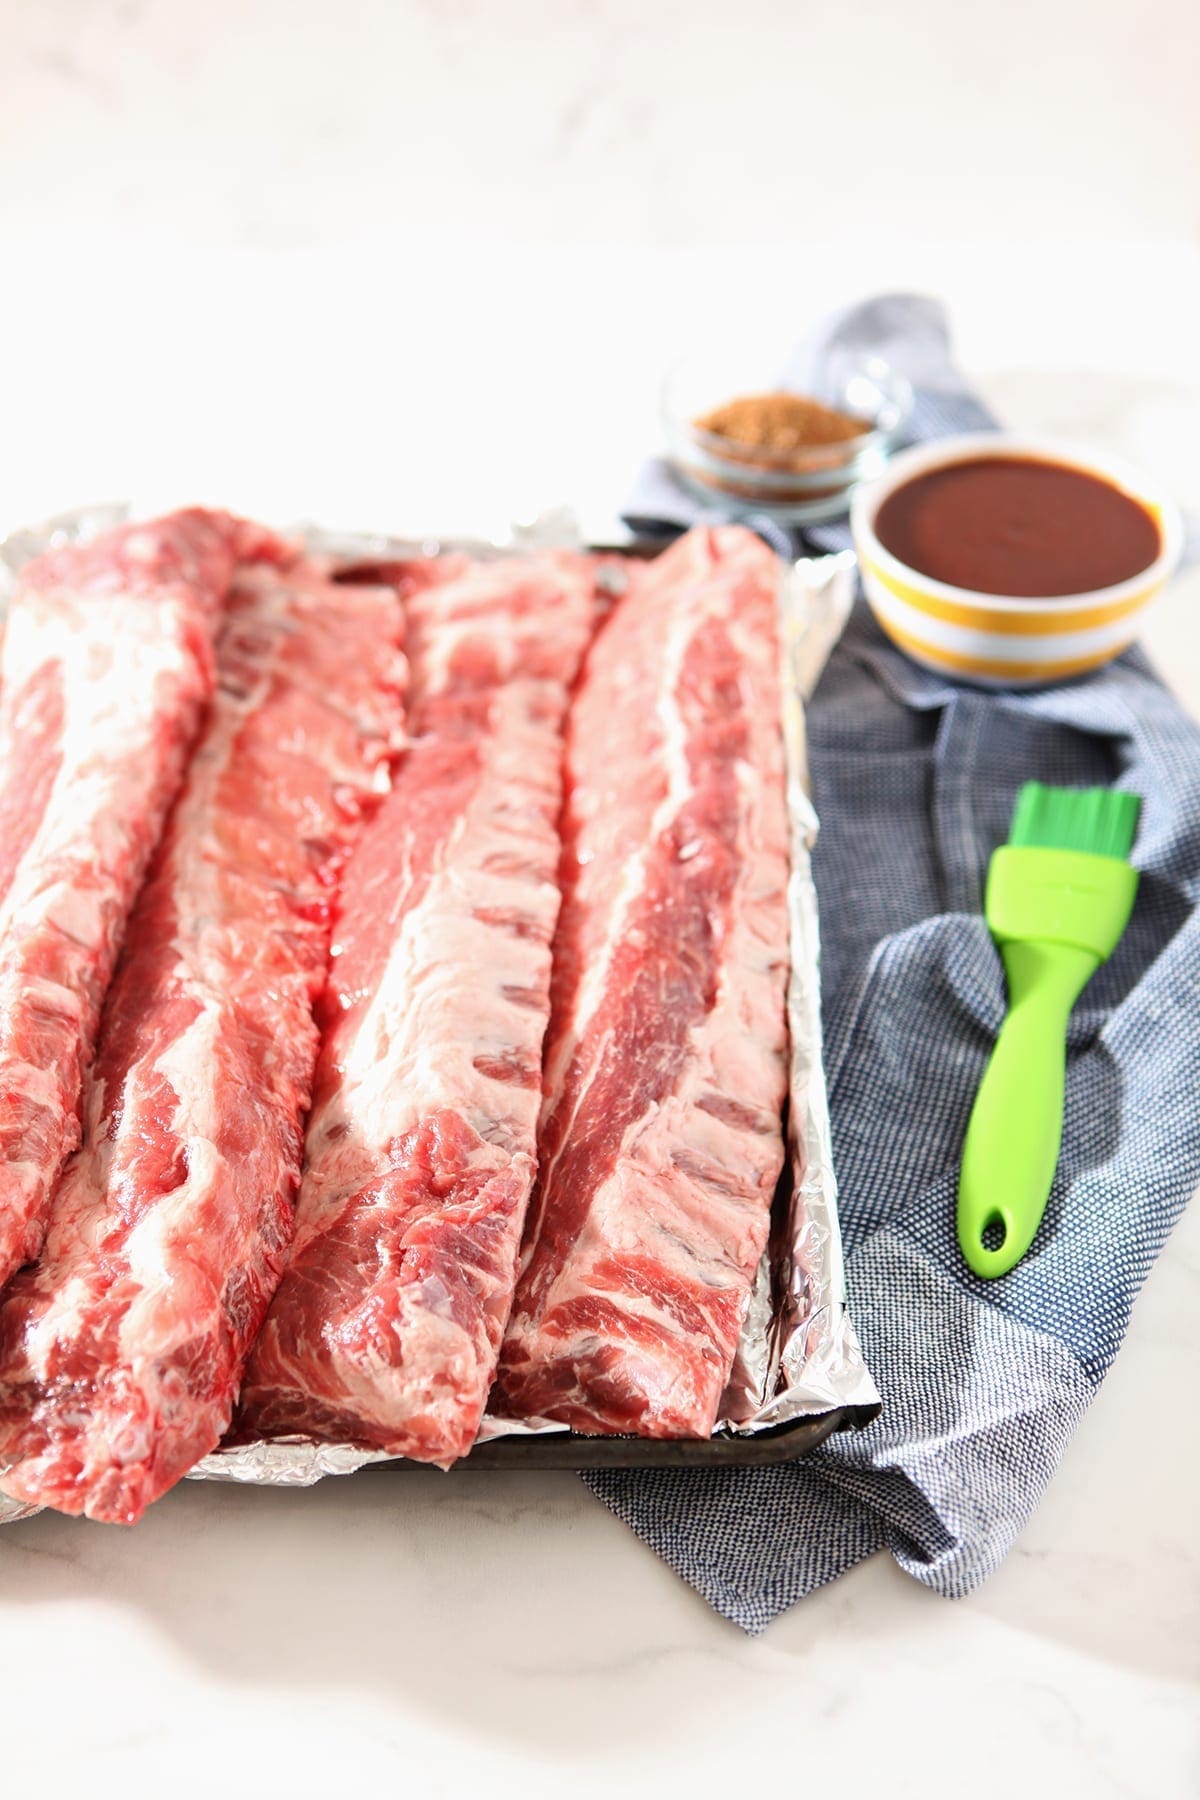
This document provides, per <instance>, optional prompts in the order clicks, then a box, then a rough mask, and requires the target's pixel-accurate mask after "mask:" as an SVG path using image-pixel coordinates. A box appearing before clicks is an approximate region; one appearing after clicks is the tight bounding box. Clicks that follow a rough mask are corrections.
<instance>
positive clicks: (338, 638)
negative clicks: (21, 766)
mask: <svg viewBox="0 0 1200 1800" xmlns="http://www.w3.org/2000/svg"><path fill="white" fill-rule="evenodd" d="M399 636H400V614H399V607H398V604H397V600H396V596H395V594H394V593H393V592H392V591H391V590H389V589H369V588H357V589H356V588H335V587H334V586H333V585H332V584H331V583H330V582H328V581H324V580H322V579H321V578H320V577H319V576H317V575H316V574H313V573H310V572H307V571H305V570H304V569H296V570H293V571H290V572H287V573H284V574H278V575H277V574H275V573H273V572H264V571H261V570H259V571H250V572H247V573H244V574H243V576H242V577H241V578H240V579H239V580H238V582H237V585H236V587H235V589H234V592H233V595H232V599H231V601H230V606H229V614H228V618H227V622H226V624H225V627H224V631H223V633H222V636H221V639H220V643H219V649H218V677H219V688H218V694H217V699H216V703H215V707H214V710H213V714H212V718H211V722H210V724H209V726H208V728H207V731H206V733H205V736H204V738H203V739H202V742H201V745H200V748H199V750H198V751H197V754H196V756H195V759H194V761H193V763H192V766H191V769H190V772H189V775H188V779H187V782H186V785H185V787H184V790H183V794H182V796H181V798H180V801H179V804H178V805H177V807H176V809H175V812H174V813H173V815H172V817H171V820H170V822H169V824H168V827H167V833H166V837H165V839H164V843H163V845H162V848H161V850H160V852H159V855H158V858H157V860H156V863H155V865H154V867H153V869H152V871H151V874H150V878H149V880H148V881H147V883H146V886H145V888H144V889H143V891H142V893H141V896H140V898H139V900H138V904H137V906H136V909H135V911H134V914H133V917H132V919H131V921H130V928H129V935H128V946H127V949H126V952H125V954H124V956H123V959H122V962H121V966H120V969H119V972H118V974H117V977H116V981H115V983H114V986H113V989H112V991H111V993H110V995H109V998H108V1002H107V1005H106V1008H105V1014H104V1022H103V1027H102V1033H101V1040H100V1046H99V1051H98V1054H97V1059H96V1063H95V1066H94V1068H93V1071H92V1074H91V1076H90V1078H89V1081H88V1084H87V1088H86V1093H85V1100H84V1142H83V1148H82V1150H81V1151H80V1152H79V1154H78V1155H77V1156H76V1157H75V1158H74V1160H73V1161H72V1162H71V1163H70V1164H69V1165H68V1168H67V1171H66V1174H65V1176H64V1179H63V1181H62V1184H61V1186H60V1188H59V1190H58V1193H57V1196H56V1198H55V1201H54V1204H53V1208H52V1216H51V1223H50V1229H49V1234H48V1236H47V1239H46V1244H45V1249H44V1253H43V1255H42V1258H41V1260H40V1262H38V1263H37V1264H36V1265H35V1266H34V1267H32V1268H31V1269H29V1270H26V1271H25V1272H23V1273H22V1274H21V1275H19V1276H18V1277H17V1279H16V1280H15V1281H14V1282H13V1283H12V1285H11V1287H10V1288H9V1289H8V1291H7V1297H6V1299H5V1301H4V1304H3V1307H2V1308H0V1463H2V1462H3V1461H4V1460H5V1459H15V1466H13V1467H12V1468H11V1469H9V1470H8V1472H7V1473H6V1475H5V1477H4V1485H5V1487H6V1489H7V1491H8V1492H9V1493H11V1494H13V1495H15V1496H16V1497H18V1498H20V1499H25V1500H28V1501H35V1502H37V1501H40V1502H43V1503H46V1504H49V1505H52V1506H56V1507H58V1508H60V1509H61V1510H63V1511H66V1512H79V1511H83V1512H87V1513H88V1514H90V1515H91V1516H92V1517H93V1518H98V1519H109V1520H121V1521H131V1520H133V1519H136V1518H137V1517H138V1516H139V1514H140V1513H141V1512H142V1510H143V1509H144V1508H145V1507H146V1506H147V1505H148V1504H149V1502H150V1501H152V1500H154V1499H155V1498H156V1497H157V1496H158V1495H159V1494H161V1493H162V1492H163V1491H164V1490H165V1489H166V1488H167V1487H169V1486H170V1485H171V1484H172V1483H173V1482H174V1481H176V1480H177V1479H178V1478H179V1476H181V1475H183V1474H184V1473H185V1472H186V1471H187V1470H188V1469H189V1468H190V1467H191V1466H192V1465H193V1463H195V1461H196V1460H197V1459H198V1458H199V1457H201V1456H203V1455H204V1454H205V1453H206V1452H207V1451H209V1450H211V1449H212V1448H213V1447H214V1446H215V1445H216V1443H217V1441H218V1439H219V1438H220V1436H221V1434H222V1432H223V1431H224V1430H225V1428H226V1426H227V1425H228V1423H229V1417H230V1413H231V1411H232V1407H233V1402H234V1396H235V1393H236V1389H237V1384H238V1380H239V1377H240V1373H241V1369H242V1364H243V1362H244V1359H245V1356H246V1352H247V1351H248V1349H249V1347H250V1344H251V1342H252V1340H253V1338H254V1336H255V1333H256V1332H257V1330H258V1328H259V1325H260V1324H261V1321H262V1318H263V1314H264V1312H265V1310H266V1306H267V1303H268V1301H269V1299H270V1296H271V1293H272V1291H273V1289H274V1287H275V1284H276V1281H277V1279H278V1274H279V1267H280V1262H281V1257H282V1253H283V1250H284V1248H285V1246H286V1244H287V1241H288V1238H289V1236H290V1233H291V1224H292V1204H293V1197H294V1192H295V1189H296V1185H297V1182H298V1180H299V1175H300V1158H301V1147H302V1121H303V1117H304V1113H305V1109H306V1107H307V1105H308V1101H309V1093H310V1084H311V1078H312V1070H313V1063H314V1060H315V1056H316V1049H317V1032H316V1026H315V1023H314V1020H313V1014H312V1005H313V1000H314V998H315V995H316V993H317V991H318V990H319V988H320V986H321V984H322V982H323V980H324V976H325V968H326V959H327V950H328V941H329V912H330V884H331V882H332V881H333V879H334V877H335V875H336V873H337V871H338V868H339V866H340V864H341V862H342V861H343V859H344V857H345V854H346V852H347V849H348V847H349V845H350V843H351V841H352V839H353V837H354V835H355V833H356V830H357V826H358V823H359V819H360V816H361V814H362V812H363V809H364V807H365V806H366V805H367V804H368V803H369V801H370V798H371V795H372V792H373V790H374V789H375V788H376V787H377V785H378V783H377V781H376V775H377V774H378V775H380V776H382V775H383V774H384V771H383V769H382V766H381V765H382V763H383V761H384V759H385V758H386V757H387V756H388V755H389V754H390V752H391V751H392V750H393V748H394V747H395V742H396V738H397V735H398V730H399V724H400V697H399V684H400V681H401V678H402V673H403V663H402V659H401V658H400V657H399V654H398V651H397V649H396V645H397V642H398V639H399ZM134 685H135V684H134V682H133V681H132V680H131V679H122V681H121V683H120V686H121V693H122V695H123V696H127V697H129V698H130V699H131V700H132V699H133V697H134V695H133V690H134ZM160 785H161V784H160Z"/></svg>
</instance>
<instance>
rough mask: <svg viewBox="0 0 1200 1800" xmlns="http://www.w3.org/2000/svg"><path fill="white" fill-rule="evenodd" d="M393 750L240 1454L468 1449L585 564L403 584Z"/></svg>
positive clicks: (498, 569) (528, 565)
mask: <svg viewBox="0 0 1200 1800" xmlns="http://www.w3.org/2000/svg"><path fill="white" fill-rule="evenodd" d="M404 586H405V597H406V603H407V615H408V630H409V649H410V658H411V666H412V689H411V709H410V727H411V733H412V744H411V747H410V749H409V751H408V754H407V755H406V757H405V758H404V760H403V762H402V764H401V766H400V769H399V771H398V774H397V776H396V779H395V783H394V785H393V789H392V792H391V794H390V795H389V796H388V799H387V800H386V801H385V802H384V804H383V806H382V807H381V809H380V811H379V813H378V815H377V816H376V818H375V819H374V820H373V822H372V823H371V825H370V826H368V828H367V830H366V832H365V834H364V837H363V842H362V844H361V845H360V847H359V850H358V853H357V855H356V857H355V859H354V862H353V863H352V865H351V867H350V870H349V871H348V874H347V879H346V884H345V889H344V892H343V896H342V908H341V917H340V922H339V925H338V928H337V932H336V939H335V945H334V960H333V964H332V974H331V978H330V985H329V989H328V991H327V993H326V996H325V1003H324V1008H323V1017H324V1025H325V1038H324V1041H323V1044H322V1050H321V1058H320V1063H319V1067H318V1072H317V1081H316V1099H315V1104H314V1107H313V1114H312V1118H311V1121H310V1123H309V1128H308V1141H307V1149H306V1164H305V1174H304V1181H303V1185H302V1188H301V1191H300V1197H299V1201H298V1205H297V1213H296V1235H295V1240H294V1244H293V1247H292V1251H291V1254H290V1259H289V1263H288V1268H287V1271H286V1273H285V1275H284V1279H283V1281H282V1283H281V1285H280V1288H279V1292H278V1294H277V1295H276V1297H275V1301H274V1304H273V1305H272V1307H271V1310H270V1313H269V1315H268V1318H267V1322H266V1325H265V1327H264V1329H263V1332H262V1334H261V1336H260V1338H259V1340H258V1343H257V1345H256V1347H255V1350H254V1354H253V1356H252V1358H251V1360H250V1364H249V1366H248V1369H247V1376H246V1384H245V1388H244V1391H243V1397H242V1406H241V1419H240V1425H239V1435H240V1436H243V1437H247V1436H248V1437H255V1436H259V1435H280V1434H292V1433H299V1434H302V1435H306V1436H314V1437H319V1438H332V1439H334V1440H341V1441H349V1442H353V1443H357V1444H361V1445H366V1446H371V1447H374V1448H378V1449H383V1450H387V1451H390V1452H392V1453H393V1454H396V1455H405V1456H410V1457H414V1458H418V1459H420V1460H423V1461H428V1462H436V1463H440V1464H443V1465H446V1464H449V1463H451V1462H453V1461H454V1460H455V1459H456V1458H457V1457H459V1456H462V1455H464V1454H465V1453H466V1451H467V1450H468V1449H469V1448H470V1446H471V1443H472V1441H473V1440H474V1437H475V1434H476V1431H477V1429H478V1426H479V1422H480V1418H481V1416H482V1413H483V1408H484V1402H485V1400H486V1397H487V1392H488V1388H489V1386H490V1383H491V1379H492V1375H493V1372H494V1369H495V1362H496V1356H497V1353H498V1350H499V1346H500V1338H501V1335H502V1333H503V1330H504V1322H505V1319H506V1318H507V1316H508V1309H509V1305H510V1303H511V1299H512V1289H513V1282H514V1279H515V1274H516V1259H517V1251H518V1247H519V1240H520V1233H521V1226H522V1223H523V1220H524V1216H525V1210H526V1205H527V1202H528V1198H529V1192H530V1188H531V1186H532V1183H533V1176H534V1168H535V1161H534V1153H535V1133H536V1123H537V1113H538V1104H539V1098H540V1092H541V1056H542V1038H543V1035H544V1032H545V1027H546V1020H547V1017H548V1015H549V982H550V940H551V935H552V933H553V930H554V922H555V918H556V916H557V913H558V888H557V884H556V880H555V872H556V864H557V860H558V849H559V845H558V835H557V830H556V821H557V816H558V811H559V805H560V798H561V785H560V784H561V763H562V737H561V733H562V720H563V715H564V712H565V710H566V704H567V693H568V688H569V685H570V683H571V682H572V680H573V679H574V676H575V673H576V670H577V668H578V665H579V662H580V659H581V657H582V655H583V652H584V649H585V647H586V644H587V640H588V637H589V634H590V631H591V626H592V609H593V583H592V575H591V571H590V569H589V567H588V565H587V563H586V562H585V561H584V559H582V558H573V557H566V556H563V557H555V558H551V557H544V558H539V559H536V560H533V561H529V562H522V561H520V560H506V561H500V562H491V563H486V562H485V563H476V564H467V563H464V562H463V561H462V560H461V559H449V558H448V559H445V560H443V561H442V562H440V563H435V564H424V565H417V566H414V567H413V568H412V569H411V570H410V571H409V572H408V575H407V577H406V578H405V580H404Z"/></svg>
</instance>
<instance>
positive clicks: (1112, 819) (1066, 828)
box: [1008, 781, 1142, 862]
mask: <svg viewBox="0 0 1200 1800" xmlns="http://www.w3.org/2000/svg"><path fill="white" fill-rule="evenodd" d="M1141 805H1142V803H1141V801H1140V800H1139V798H1138V796H1137V795H1136V794H1124V793H1121V792H1120V791H1119V790H1118V789H1117V788H1056V787H1044V786H1043V784H1042V783H1041V782H1040V781H1027V782H1026V783H1025V786H1024V787H1023V788H1022V789H1021V791H1020V793H1019V794H1018V795H1017V804H1016V806H1015V807H1014V808H1013V818H1012V829H1011V830H1010V831H1009V834H1008V841H1009V843H1010V844H1021V845H1023V846H1024V847H1025V848H1027V849H1028V848H1031V847H1034V848H1037V849H1041V850H1087V851H1090V853H1091V854H1092V855H1093V856H1111V857H1114V858H1115V859H1116V861H1117V862H1124V861H1125V860H1126V858H1127V857H1128V855H1129V852H1130V850H1131V849H1132V848H1133V839H1134V834H1135V832H1136V831H1137V822H1138V813H1139V812H1140V810H1141Z"/></svg>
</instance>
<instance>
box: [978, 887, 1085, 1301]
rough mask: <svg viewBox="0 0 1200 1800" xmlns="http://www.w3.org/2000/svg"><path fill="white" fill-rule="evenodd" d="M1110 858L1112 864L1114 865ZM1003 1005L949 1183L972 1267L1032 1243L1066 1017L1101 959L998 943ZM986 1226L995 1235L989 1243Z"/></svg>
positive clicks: (1054, 1155)
mask: <svg viewBox="0 0 1200 1800" xmlns="http://www.w3.org/2000/svg"><path fill="white" fill-rule="evenodd" d="M1114 866H1115V865H1114ZM1000 954H1001V956H1002V957H1003V959H1004V968H1005V972H1006V974H1007V976H1008V994H1009V1010H1008V1017H1007V1018H1006V1019H1005V1021H1004V1025H1003V1028H1002V1030H1001V1032H1000V1036H999V1038H998V1039H997V1040H996V1048H995V1050H994V1051H993V1052H992V1058H991V1061H990V1062H989V1063H988V1066H987V1072H986V1074H985V1075H984V1078H983V1083H982V1085H981V1087H980V1089H979V1093H978V1095H977V1096H976V1100H975V1106H974V1110H973V1111H972V1113H971V1122H970V1124H969V1125H968V1126H967V1138H966V1143H965V1145H964V1147H963V1159H962V1173H961V1175H960V1177H959V1185H958V1241H959V1244H960V1246H961V1248H962V1253H963V1255H964V1257H965V1258H966V1260H967V1263H968V1264H969V1266H970V1267H971V1268H972V1269H973V1270H974V1272H975V1274H976V1275H984V1276H990V1275H1007V1273H1008V1271H1009V1270H1010V1269H1012V1268H1014V1267H1015V1266H1016V1264H1017V1263H1019V1262H1020V1260H1021V1258H1022V1257H1023V1256H1024V1254H1025V1252H1026V1251H1027V1250H1028V1248H1029V1246H1030V1244H1032V1242H1033V1239H1034V1236H1035V1234H1036V1232H1037V1228H1038V1226H1039V1225H1040V1224H1041V1222H1042V1214H1043V1213H1044V1212H1045V1210H1046V1201H1047V1200H1048V1199H1049V1197H1050V1184H1051V1182H1052V1181H1053V1180H1054V1170H1055V1167H1056V1165H1057V1163H1058V1152H1059V1146H1060V1144H1061V1142H1062V1124H1063V1086H1064V1081H1065V1077H1066V1060H1067V1020H1068V1019H1069V1018H1070V1016H1071V1008H1072V1007H1073V1006H1074V1004H1075V1002H1076V1000H1078V998H1079V995H1080V993H1081V992H1082V990H1083V988H1084V986H1085V984H1086V983H1087V982H1088V981H1089V980H1090V979H1091V977H1092V975H1093V974H1094V973H1095V971H1096V969H1097V968H1098V967H1099V965H1100V960H1101V959H1100V958H1099V957H1098V956H1093V955H1092V953H1091V951H1089V950H1084V949H1079V948H1077V947H1076V946H1074V945H1071V944H1054V943H1045V942H1039V941H1038V940H1036V939H1033V940H1025V941H1020V942H1013V943H1008V944H1002V945H1001V948H1000ZM989 1225H999V1226H1001V1227H1003V1231H1004V1237H1003V1240H1002V1242H1001V1243H1000V1244H999V1246H998V1247H997V1248H996V1249H992V1250H989V1249H988V1248H987V1247H986V1246H985V1244H984V1242H983V1236H984V1232H985V1230H986V1229H987V1228H988V1226H989Z"/></svg>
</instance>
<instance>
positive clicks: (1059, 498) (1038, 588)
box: [875, 456, 1162, 599]
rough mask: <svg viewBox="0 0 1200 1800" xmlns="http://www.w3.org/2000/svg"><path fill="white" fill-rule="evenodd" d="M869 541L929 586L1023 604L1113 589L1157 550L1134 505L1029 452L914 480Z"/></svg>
mask: <svg viewBox="0 0 1200 1800" xmlns="http://www.w3.org/2000/svg"><path fill="white" fill-rule="evenodd" d="M875 535H876V537H877V538H878V539H879V542H880V543H881V544H882V545H883V547H884V549H885V550H889V551H890V552H891V554H892V555H893V556H895V557H897V558H898V559H899V560H900V561H901V562H902V563H906V564H907V565H908V567H909V568H910V569H915V570H916V571H917V572H918V574H921V575H928V576H930V577H931V578H932V579H933V580H934V581H944V582H947V583H949V585H950V586H951V587H960V588H969V589H971V590H972V591H973V592H974V593H978V594H1012V595H1015V596H1018V597H1021V598H1030V599H1051V598H1058V597H1060V596H1064V597H1065V596H1066V595H1069V594H1086V593H1089V592H1090V591H1091V590H1092V589H1093V588H1107V587H1114V586H1115V585H1116V584H1117V583H1118V582H1121V581H1128V580H1129V579H1130V578H1131V577H1132V576H1134V575H1140V574H1141V573H1142V571H1143V569H1148V568H1149V567H1150V565H1151V563H1152V562H1154V561H1155V560H1156V559H1157V557H1158V555H1159V553H1160V551H1161V550H1162V533H1161V532H1160V530H1159V527H1158V523H1157V521H1156V520H1155V519H1154V518H1153V517H1152V515H1151V514H1150V513H1149V512H1148V511H1147V509H1146V508H1145V507H1144V506H1143V505H1142V504H1141V503H1140V501H1137V500H1135V499H1133V498H1132V497H1131V496H1130V495H1129V494H1125V493H1122V491H1121V489H1120V488H1118V487H1115V486H1114V485H1113V484H1112V483H1111V482H1109V481H1105V480H1103V479H1102V478H1101V477H1100V476H1098V475H1089V474H1087V473H1086V472H1085V471H1084V470H1083V469H1076V468H1071V467H1070V466H1069V465H1067V464H1065V463H1056V462H1049V461H1046V460H1044V459H1042V458H1038V457H1032V456H1030V457H1024V456H975V457H971V458H969V459H964V461H962V462H955V463H946V464H944V465H943V466H942V467H941V468H936V469H927V470H926V471H925V473H924V474H923V475H914V476H913V478H912V480H911V481H906V482H904V483H903V484H902V485H901V486H900V487H898V488H896V489H895V490H894V491H893V492H892V493H890V494H889V495H888V497H887V499H886V500H885V501H884V502H883V504H882V506H881V507H880V508H879V511H878V512H877V513H876V515H875Z"/></svg>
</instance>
